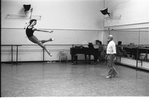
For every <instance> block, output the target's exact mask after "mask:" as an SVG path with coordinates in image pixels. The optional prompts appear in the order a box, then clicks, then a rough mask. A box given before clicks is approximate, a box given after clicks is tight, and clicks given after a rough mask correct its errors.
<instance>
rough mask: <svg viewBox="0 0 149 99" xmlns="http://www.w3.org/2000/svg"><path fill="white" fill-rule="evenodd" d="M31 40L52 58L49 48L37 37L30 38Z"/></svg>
mask: <svg viewBox="0 0 149 99" xmlns="http://www.w3.org/2000/svg"><path fill="white" fill-rule="evenodd" d="M29 40H30V41H32V42H33V43H36V44H38V45H39V46H40V47H42V48H43V49H44V50H45V51H46V52H47V53H48V54H49V55H50V56H52V55H51V53H50V52H49V51H48V50H47V48H46V47H45V46H44V45H43V43H42V42H40V41H39V40H38V39H37V38H36V36H32V37H30V38H29Z"/></svg>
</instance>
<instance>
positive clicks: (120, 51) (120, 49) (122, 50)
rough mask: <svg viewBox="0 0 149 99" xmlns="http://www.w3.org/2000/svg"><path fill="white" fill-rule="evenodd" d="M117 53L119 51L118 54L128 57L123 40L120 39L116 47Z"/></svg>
mask: <svg viewBox="0 0 149 99" xmlns="http://www.w3.org/2000/svg"><path fill="white" fill-rule="evenodd" d="M116 51H117V52H116V53H117V56H121V57H122V56H124V57H127V53H126V51H125V50H124V49H123V47H122V41H118V45H117V47H116Z"/></svg>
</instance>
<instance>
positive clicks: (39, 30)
mask: <svg viewBox="0 0 149 99" xmlns="http://www.w3.org/2000/svg"><path fill="white" fill-rule="evenodd" d="M34 30H35V31H41V32H49V33H52V32H53V31H47V30H40V29H34Z"/></svg>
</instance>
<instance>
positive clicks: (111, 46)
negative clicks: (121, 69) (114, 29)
mask: <svg viewBox="0 0 149 99" xmlns="http://www.w3.org/2000/svg"><path fill="white" fill-rule="evenodd" d="M106 54H107V61H108V63H107V65H108V67H109V72H108V75H107V76H106V78H112V77H115V76H116V75H117V74H118V72H117V71H116V69H115V68H114V66H113V62H114V58H115V54H116V45H115V42H114V41H113V35H109V36H108V45H107V50H106Z"/></svg>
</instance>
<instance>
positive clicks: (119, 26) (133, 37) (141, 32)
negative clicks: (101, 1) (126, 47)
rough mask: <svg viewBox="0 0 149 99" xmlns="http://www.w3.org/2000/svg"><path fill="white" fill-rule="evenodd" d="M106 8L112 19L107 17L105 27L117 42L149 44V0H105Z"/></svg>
mask: <svg viewBox="0 0 149 99" xmlns="http://www.w3.org/2000/svg"><path fill="white" fill-rule="evenodd" d="M106 7H108V10H109V12H110V13H111V18H108V19H106V18H107V16H105V19H104V25H105V26H104V27H105V29H107V30H108V28H109V29H110V30H111V34H113V35H114V38H115V41H116V42H117V41H119V40H121V41H122V42H123V43H124V44H129V43H135V44H149V10H148V9H149V0H105V8H106ZM120 15H121V17H119V16H120ZM113 30H114V31H113ZM107 34H108V32H105V33H104V35H105V37H106V36H107Z"/></svg>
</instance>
